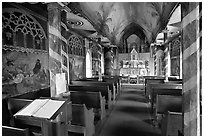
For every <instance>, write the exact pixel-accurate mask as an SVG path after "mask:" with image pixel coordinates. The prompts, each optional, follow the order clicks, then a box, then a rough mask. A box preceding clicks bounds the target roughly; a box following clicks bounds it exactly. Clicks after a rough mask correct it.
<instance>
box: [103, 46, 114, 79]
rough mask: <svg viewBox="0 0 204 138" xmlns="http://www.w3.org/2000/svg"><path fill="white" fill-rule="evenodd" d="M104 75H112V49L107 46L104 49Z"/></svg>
mask: <svg viewBox="0 0 204 138" xmlns="http://www.w3.org/2000/svg"><path fill="white" fill-rule="evenodd" d="M105 75H108V76H111V75H113V50H112V48H107V49H106V50H105Z"/></svg>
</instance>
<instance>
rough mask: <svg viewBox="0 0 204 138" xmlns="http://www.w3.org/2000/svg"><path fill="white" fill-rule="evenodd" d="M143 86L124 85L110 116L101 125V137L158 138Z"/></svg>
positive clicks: (157, 130)
mask: <svg viewBox="0 0 204 138" xmlns="http://www.w3.org/2000/svg"><path fill="white" fill-rule="evenodd" d="M143 87H144V86H143V85H123V86H122V90H121V95H120V96H119V97H118V99H117V101H116V103H115V105H114V106H113V109H112V111H111V112H110V114H109V116H108V117H107V118H106V119H105V120H104V121H103V122H102V123H101V126H100V131H98V132H97V133H98V134H96V135H99V136H156V135H160V133H161V132H160V130H159V129H158V128H155V127H153V126H152V122H151V115H150V112H149V108H150V107H149V104H148V102H147V100H146V98H145V96H144V88H143Z"/></svg>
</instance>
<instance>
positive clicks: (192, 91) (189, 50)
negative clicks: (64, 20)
mask: <svg viewBox="0 0 204 138" xmlns="http://www.w3.org/2000/svg"><path fill="white" fill-rule="evenodd" d="M201 4H202V3H197V2H185V3H181V12H182V13H181V17H182V29H183V30H182V32H183V35H182V40H183V48H182V52H183V57H182V62H183V65H182V67H183V69H182V70H183V77H182V78H183V116H184V120H183V133H184V135H185V136H198V135H200V131H201V130H200V96H201V92H202V90H201V88H200V84H201V77H200V73H201V61H200V56H201V32H202V30H201V26H202V24H201V19H202V9H201Z"/></svg>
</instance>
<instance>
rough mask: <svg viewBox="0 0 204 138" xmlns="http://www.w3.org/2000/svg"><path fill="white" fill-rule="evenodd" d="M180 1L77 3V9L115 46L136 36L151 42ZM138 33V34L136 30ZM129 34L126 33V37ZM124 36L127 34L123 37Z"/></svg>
mask: <svg viewBox="0 0 204 138" xmlns="http://www.w3.org/2000/svg"><path fill="white" fill-rule="evenodd" d="M177 4H178V3H177V2H76V4H74V5H75V9H76V10H78V11H79V12H80V13H81V14H82V15H83V16H84V17H85V18H86V19H87V20H88V21H89V22H90V23H91V24H92V25H93V27H94V28H95V29H96V31H97V32H98V33H100V34H101V35H103V36H105V37H107V38H108V39H109V40H110V41H111V42H112V43H115V44H117V43H119V42H121V39H122V38H124V36H128V35H129V34H133V33H137V32H140V33H141V34H139V33H137V34H138V36H140V37H142V38H144V36H143V35H145V39H146V41H147V42H148V43H151V42H153V41H154V40H155V38H156V36H157V34H158V33H159V32H161V31H162V30H163V29H165V27H166V25H167V23H168V20H169V18H170V16H171V14H172V11H173V10H174V9H175V7H176V6H177ZM136 30H139V31H136ZM126 33H127V34H126ZM124 34H125V35H124Z"/></svg>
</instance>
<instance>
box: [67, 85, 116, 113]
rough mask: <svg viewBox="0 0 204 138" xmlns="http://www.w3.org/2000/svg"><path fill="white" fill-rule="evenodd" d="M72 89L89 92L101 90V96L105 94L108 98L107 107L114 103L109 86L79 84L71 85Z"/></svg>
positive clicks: (70, 88)
mask: <svg viewBox="0 0 204 138" xmlns="http://www.w3.org/2000/svg"><path fill="white" fill-rule="evenodd" d="M69 90H70V91H87V92H101V96H104V97H105V99H106V105H107V106H106V107H107V108H108V109H109V108H110V106H111V105H112V101H111V91H110V90H109V87H108V86H98V87H95V86H78V85H69Z"/></svg>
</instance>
